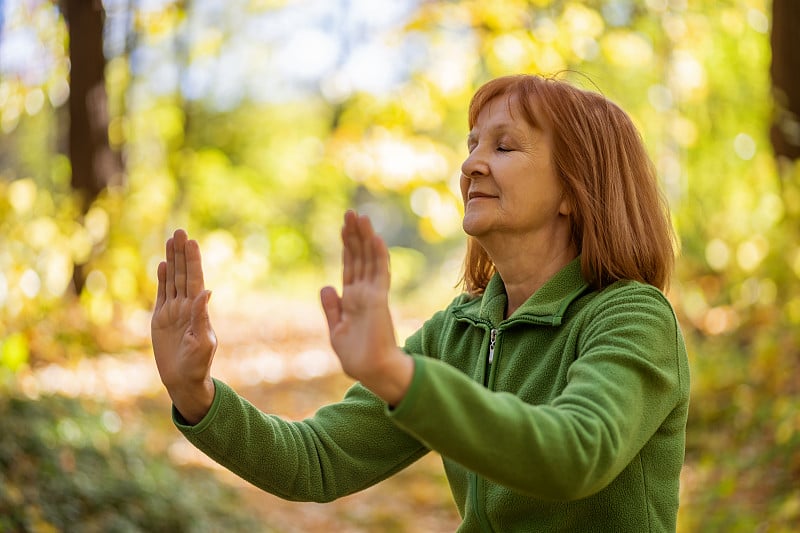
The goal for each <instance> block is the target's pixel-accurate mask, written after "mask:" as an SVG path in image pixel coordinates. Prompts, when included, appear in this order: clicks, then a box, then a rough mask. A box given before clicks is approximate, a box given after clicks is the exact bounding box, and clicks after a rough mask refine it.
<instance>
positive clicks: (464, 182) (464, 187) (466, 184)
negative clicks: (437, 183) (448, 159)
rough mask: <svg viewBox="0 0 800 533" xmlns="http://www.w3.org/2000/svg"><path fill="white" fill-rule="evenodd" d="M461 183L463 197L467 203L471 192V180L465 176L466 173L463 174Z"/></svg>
mask: <svg viewBox="0 0 800 533" xmlns="http://www.w3.org/2000/svg"><path fill="white" fill-rule="evenodd" d="M459 183H460V185H461V199H462V200H464V203H466V202H467V193H468V192H469V180H468V179H467V177H466V176H464V174H461V181H460V182H459Z"/></svg>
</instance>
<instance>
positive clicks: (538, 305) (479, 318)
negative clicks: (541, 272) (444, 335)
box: [453, 256, 589, 327]
mask: <svg viewBox="0 0 800 533" xmlns="http://www.w3.org/2000/svg"><path fill="white" fill-rule="evenodd" d="M588 288H589V284H588V283H586V281H585V280H584V279H583V276H582V275H581V259H580V256H578V257H576V258H575V259H573V260H572V261H570V262H569V263H568V264H567V265H566V266H565V267H564V268H562V269H561V270H560V271H558V272H557V273H556V274H555V275H554V276H553V277H552V278H550V279H549V280H548V281H547V282H546V283H545V284H544V285H542V286H541V288H539V290H538V291H536V292H535V293H534V294H533V295H532V296H531V297H530V298H528V299H527V300H526V301H525V303H523V304H522V305H521V306H520V307H519V309H517V310H516V311H514V314H513V315H511V316H510V317H508V318H507V319H506V318H504V316H503V315H504V314H505V310H506V303H507V301H508V297H507V296H506V287H505V284H504V283H503V280H502V278H501V277H500V275H499V274H497V273H495V275H494V276H492V279H491V280H490V281H489V284H488V285H487V286H486V290H485V291H484V293H483V295H481V296H480V297H478V298H475V299H473V300H470V301H468V302H466V303H464V304H461V305H458V306H455V307H454V308H453V313H454V314H455V316H456V318H458V319H463V320H467V321H471V322H480V323H484V324H487V323H488V324H489V325H491V326H492V327H495V326H497V327H501V326H503V325H511V324H512V323H514V322H519V321H524V322H532V323H536V324H546V325H552V326H558V325H560V324H561V321H562V319H563V317H564V313H565V312H566V310H567V307H569V305H570V304H571V303H572V302H573V301H575V300H576V299H577V298H578V297H579V296H580V295H582V294H583V293H584V292H586V290H587V289H588Z"/></svg>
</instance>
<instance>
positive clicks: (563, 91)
mask: <svg viewBox="0 0 800 533" xmlns="http://www.w3.org/2000/svg"><path fill="white" fill-rule="evenodd" d="M501 96H505V97H509V98H511V97H514V99H515V101H516V102H517V103H518V110H519V112H521V114H522V118H523V119H524V120H526V121H527V122H528V123H529V124H530V125H532V126H534V127H537V128H542V127H547V128H550V129H551V131H552V134H553V154H552V155H553V165H554V166H555V170H556V173H557V175H558V176H559V177H560V178H561V180H562V183H563V186H564V190H565V194H566V195H567V198H568V200H569V201H570V202H571V204H572V205H571V206H572V214H571V215H570V224H571V230H572V240H573V243H574V244H575V246H576V248H577V249H578V251H579V253H580V254H581V272H582V274H583V277H584V279H586V281H587V282H588V283H589V284H591V285H592V286H593V287H594V288H596V289H602V288H604V287H606V286H608V285H610V284H611V283H614V282H615V281H618V280H623V279H629V280H636V281H640V282H643V283H647V284H650V285H653V286H655V287H657V288H659V289H661V290H664V289H666V287H667V285H668V282H669V278H670V276H671V274H672V268H673V265H674V262H675V250H674V235H673V231H672V225H671V223H670V215H669V209H668V207H667V204H666V201H665V199H664V198H663V196H662V194H661V191H660V188H659V185H658V180H657V178H656V172H655V167H654V165H653V163H652V161H651V160H650V158H649V156H648V155H647V150H646V148H645V146H644V143H643V141H642V138H641V136H640V134H639V132H638V131H637V130H636V127H635V126H634V125H633V122H632V121H631V119H630V117H629V116H628V115H627V114H626V113H625V112H624V111H623V110H622V109H620V108H619V107H618V106H617V105H616V104H614V103H613V102H611V101H610V100H608V99H607V98H605V97H604V96H602V95H600V94H598V93H595V92H590V91H585V90H582V89H579V88H577V87H574V86H573V85H570V84H569V83H567V82H565V81H561V80H557V79H554V78H543V77H540V76H534V75H515V76H504V77H501V78H497V79H494V80H491V81H489V82H488V83H486V84H485V85H483V86H482V87H480V88H479V89H478V90H477V92H476V93H475V95H474V96H473V97H472V101H471V102H470V106H469V128H470V130H471V129H472V128H473V126H474V125H475V122H476V120H477V118H478V115H479V114H480V112H481V110H482V109H483V108H484V107H485V106H486V104H488V103H489V102H490V101H491V100H493V99H495V98H497V97H501ZM494 272H495V268H494V264H493V263H492V260H491V259H490V258H489V255H488V254H487V253H486V251H485V250H484V249H483V247H482V246H481V245H480V244H479V243H478V242H477V241H476V240H475V239H474V238H473V237H468V242H467V253H466V259H465V262H464V276H463V279H462V281H463V285H464V289H465V290H466V291H467V292H469V293H471V294H480V293H482V292H483V291H484V289H485V288H486V285H487V284H488V283H489V279H491V277H492V275H493V274H494Z"/></svg>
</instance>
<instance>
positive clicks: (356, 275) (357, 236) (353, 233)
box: [344, 211, 364, 281]
mask: <svg viewBox="0 0 800 533" xmlns="http://www.w3.org/2000/svg"><path fill="white" fill-rule="evenodd" d="M348 214H349V215H350V216H347V217H345V229H344V232H345V233H344V245H345V248H347V250H348V251H349V252H350V258H351V268H352V275H353V281H358V280H360V279H363V277H364V246H363V242H362V239H361V232H360V230H359V217H358V215H356V214H355V213H354V212H352V211H348Z"/></svg>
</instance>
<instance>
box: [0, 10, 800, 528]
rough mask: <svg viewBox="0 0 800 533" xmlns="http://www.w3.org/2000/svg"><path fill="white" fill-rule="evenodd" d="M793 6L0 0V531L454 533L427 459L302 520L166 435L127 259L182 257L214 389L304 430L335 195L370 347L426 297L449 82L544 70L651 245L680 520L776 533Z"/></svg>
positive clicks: (323, 358) (797, 109) (453, 130)
mask: <svg viewBox="0 0 800 533" xmlns="http://www.w3.org/2000/svg"><path fill="white" fill-rule="evenodd" d="M799 29H800V3H799V2H796V1H794V0H773V1H769V0H714V1H712V0H691V1H689V0H586V1H581V2H578V1H567V0H502V1H494V2H483V1H477V0H462V1H457V0H453V1H444V0H327V1H323V0H305V1H289V0H285V1H281V0H227V1H226V2H221V1H214V0H195V1H188V0H183V1H180V0H176V1H171V0H105V1H103V2H101V1H100V0H91V1H90V0H62V1H47V0H5V1H0V138H1V139H2V141H1V142H0V390H2V394H1V395H0V531H35V532H51V531H170V532H172V531H278V532H292V531H297V532H302V531H313V530H329V531H353V532H361V531H364V532H374V531H387V532H394V531H396V532H404V531H408V532H418V531H432V532H435V531H443V532H444V531H453V530H454V529H455V527H456V525H457V523H458V520H457V516H456V513H455V507H454V505H453V503H452V501H451V497H450V494H449V489H448V488H447V484H446V481H445V480H444V477H443V474H442V471H441V466H440V464H439V460H438V458H436V457H433V456H431V457H428V458H425V459H424V460H423V461H421V462H420V463H419V464H416V465H414V466H412V467H411V468H410V469H408V471H406V472H403V473H401V474H400V475H399V476H397V477H396V478H393V479H391V480H388V481H386V482H384V483H383V484H381V485H378V486H376V487H374V488H371V489H369V490H367V491H365V492H363V493H360V494H357V495H353V496H350V497H347V498H344V499H342V500H340V501H337V502H335V503H332V504H328V505H319V504H305V503H289V502H283V501H281V500H278V499H276V498H273V497H271V496H269V495H266V494H263V493H261V492H260V491H258V490H256V489H254V488H252V487H250V486H249V485H247V484H245V483H243V482H241V481H239V480H237V479H236V478H234V477H233V476H231V475H230V474H227V473H226V472H225V471H222V470H220V469H219V468H216V467H215V466H214V465H213V464H211V463H210V462H209V461H208V460H206V459H204V458H203V457H202V456H199V455H198V454H197V452H195V451H194V450H193V449H192V448H191V446H189V445H187V444H186V442H185V441H184V440H183V439H182V437H181V436H180V435H179V434H178V432H177V430H175V429H174V427H172V425H171V421H170V417H169V402H168V398H167V395H166V393H165V391H164V390H163V389H162V388H161V386H160V383H159V379H158V375H157V373H156V371H155V365H154V364H153V362H152V355H151V352H150V345H149V319H150V310H151V308H152V305H153V301H154V293H155V285H156V282H155V271H156V265H157V263H158V262H159V260H160V259H161V257H162V256H163V246H164V241H165V239H166V238H167V237H168V236H169V235H170V234H171V233H172V231H174V229H175V228H177V227H183V228H186V229H187V230H188V231H189V234H190V236H191V237H193V238H196V239H197V240H198V241H199V242H200V244H201V248H202V250H203V252H204V260H205V265H206V275H207V286H208V287H209V288H211V289H213V291H214V297H213V298H212V301H211V313H212V319H213V322H214V324H215V327H216V329H217V333H218V335H219V337H220V342H221V346H220V349H219V351H218V353H217V356H216V361H215V373H216V375H217V376H218V377H221V378H222V379H224V380H226V381H228V382H229V383H231V384H232V385H234V387H236V388H237V390H239V391H240V392H241V393H242V394H243V395H244V396H245V397H247V398H248V399H250V400H251V401H252V402H253V403H255V404H256V405H258V406H259V407H261V408H263V409H265V410H268V411H270V412H273V413H277V414H280V415H282V416H285V417H287V418H297V419H299V418H302V417H305V416H308V415H310V414H312V413H313V412H314V410H315V408H316V407H318V406H319V405H321V404H322V403H325V402H329V401H334V400H335V399H337V398H338V397H340V396H341V394H342V393H343V391H344V390H345V389H346V387H347V386H348V385H349V381H348V380H347V379H346V378H344V377H343V376H342V375H341V372H340V370H339V367H338V365H337V362H336V360H335V358H334V357H333V356H332V353H331V351H330V349H329V347H328V344H327V339H326V330H325V326H324V321H323V318H322V313H321V310H320V308H319V305H318V302H317V298H318V296H317V294H318V290H319V287H320V286H322V285H323V284H328V283H333V284H336V283H337V280H338V278H339V276H340V273H339V268H340V267H339V261H340V255H339V254H340V243H339V238H338V232H339V227H340V224H341V219H342V215H343V212H344V210H345V209H347V208H356V209H358V210H359V211H361V212H365V213H368V214H369V215H371V216H372V217H373V221H374V222H375V225H376V226H377V228H378V230H379V232H380V233H381V234H382V235H383V236H384V238H385V239H386V240H387V243H388V244H389V246H390V248H391V255H392V269H393V288H392V298H393V300H392V305H393V307H394V309H395V313H396V316H397V327H398V333H399V336H401V337H404V336H405V335H407V334H409V333H410V332H412V331H413V330H414V329H415V328H416V327H418V326H419V324H420V323H421V321H422V320H424V319H425V318H427V316H429V315H430V313H432V312H433V311H434V310H436V309H439V308H442V307H444V306H445V305H447V303H449V301H450V299H451V298H452V297H453V296H455V295H456V294H457V288H456V287H455V285H456V282H457V281H458V278H459V275H460V268H461V260H462V255H463V251H464V249H463V244H464V239H463V235H462V233H461V229H460V216H461V212H462V211H461V209H462V207H461V202H460V199H459V193H458V176H459V167H460V163H461V161H462V159H463V158H464V157H465V153H466V149H465V148H466V147H465V139H466V133H467V123H466V109H467V106H468V103H469V98H470V96H471V94H472V92H473V91H474V90H475V88H476V87H477V86H479V85H480V84H481V83H482V82H484V81H486V80H487V79H489V78H492V77H495V76H498V75H503V74H509V73H518V72H530V73H542V74H552V73H557V72H562V76H563V77H565V78H567V79H569V80H571V81H573V82H575V83H576V84H578V85H579V86H581V87H584V88H586V89H590V90H599V91H601V92H603V93H604V94H605V95H607V96H608V97H609V98H611V99H612V100H614V101H616V102H618V103H619V104H620V105H621V106H622V107H623V108H624V109H625V110H627V111H628V112H629V113H630V114H631V115H632V117H633V118H634V120H635V122H636V123H637V125H638V126H639V128H640V130H641V132H642V135H643V137H644V139H645V141H646V144H647V146H648V148H649V150H650V153H651V156H652V158H653V160H654V162H655V164H656V166H657V168H658V172H659V176H660V178H661V180H662V184H663V188H664V190H665V192H666V194H667V196H668V198H669V201H670V204H671V208H672V213H673V220H674V224H675V227H676V230H677V232H678V235H679V237H680V257H679V259H678V262H677V265H678V266H677V272H676V274H675V277H674V280H673V282H672V285H671V288H670V292H669V294H668V296H669V298H670V300H671V301H672V302H673V304H674V306H675V308H676V311H677V312H678V314H679V317H680V320H681V322H682V325H683V329H684V334H685V336H686V338H687V343H688V346H689V350H690V352H689V353H690V360H691V364H692V371H693V383H692V385H693V398H692V406H691V413H690V420H689V431H688V442H687V457H686V465H685V468H684V472H683V477H682V488H681V490H682V506H681V511H680V516H679V530H680V531H685V532H694V531H704V532H705V531H725V532H740V531H741V532H751V531H753V532H756V531H757V532H766V531H770V532H772V531H777V532H784V531H791V530H792V529H793V526H796V525H797V524H798V523H800V239H798V237H800V163H798V160H800V121H799V120H798V117H799V116H800V31H798V30H799Z"/></svg>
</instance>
